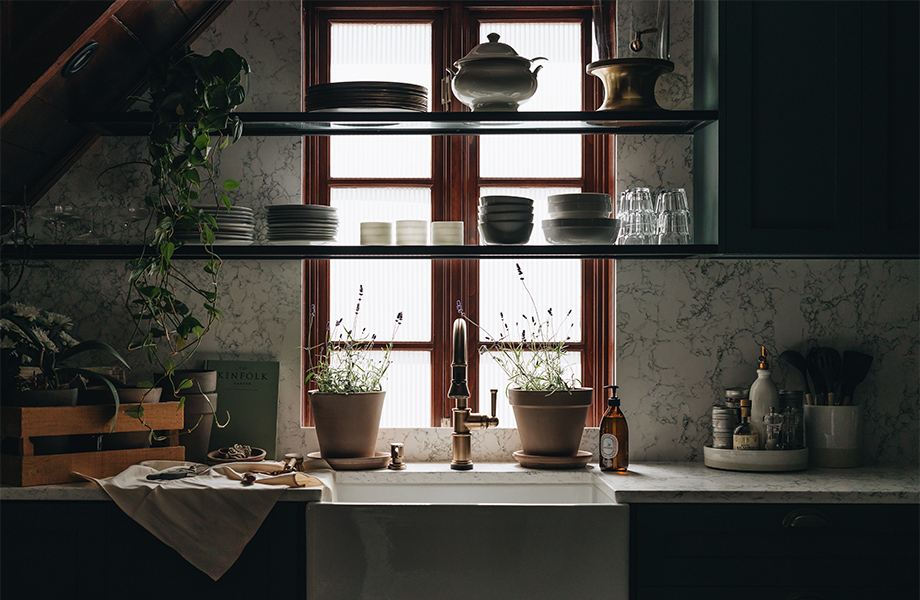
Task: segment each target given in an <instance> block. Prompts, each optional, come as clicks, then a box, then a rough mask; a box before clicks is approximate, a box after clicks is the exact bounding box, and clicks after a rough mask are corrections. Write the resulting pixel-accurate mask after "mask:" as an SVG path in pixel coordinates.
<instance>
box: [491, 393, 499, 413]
mask: <svg viewBox="0 0 920 600" xmlns="http://www.w3.org/2000/svg"><path fill="white" fill-rule="evenodd" d="M489 394H490V395H491V396H492V412H491V413H489V414H491V415H492V416H493V417H494V416H495V412H496V410H497V409H498V390H489Z"/></svg>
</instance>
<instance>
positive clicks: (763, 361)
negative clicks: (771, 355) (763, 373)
mask: <svg viewBox="0 0 920 600" xmlns="http://www.w3.org/2000/svg"><path fill="white" fill-rule="evenodd" d="M757 360H758V361H759V363H758V365H757V368H758V369H769V368H770V364H769V363H768V362H767V349H766V348H765V347H763V346H761V347H760V358H758V359H757Z"/></svg>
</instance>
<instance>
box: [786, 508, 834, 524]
mask: <svg viewBox="0 0 920 600" xmlns="http://www.w3.org/2000/svg"><path fill="white" fill-rule="evenodd" d="M828 525H830V523H829V522H828V520H827V517H826V516H825V515H824V513H822V512H821V511H819V510H816V509H814V508H799V509H796V510H794V511H792V512H791V513H789V514H788V515H786V517H785V518H784V519H783V527H827V526H828Z"/></svg>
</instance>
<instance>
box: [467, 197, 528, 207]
mask: <svg viewBox="0 0 920 600" xmlns="http://www.w3.org/2000/svg"><path fill="white" fill-rule="evenodd" d="M479 204H480V205H481V206H492V205H495V204H526V205H530V206H533V200H532V199H531V198H524V197H523V196H481V197H480V198H479Z"/></svg>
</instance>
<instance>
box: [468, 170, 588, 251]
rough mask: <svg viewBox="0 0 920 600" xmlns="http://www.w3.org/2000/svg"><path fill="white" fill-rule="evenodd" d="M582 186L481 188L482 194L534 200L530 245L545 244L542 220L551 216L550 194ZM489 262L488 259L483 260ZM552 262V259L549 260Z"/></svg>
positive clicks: (569, 191)
mask: <svg viewBox="0 0 920 600" xmlns="http://www.w3.org/2000/svg"><path fill="white" fill-rule="evenodd" d="M580 191H581V188H563V187H558V188H546V187H540V188H520V187H514V188H512V187H487V188H480V190H479V195H480V196H523V197H524V198H530V199H532V200H533V233H531V234H530V241H529V242H527V245H528V246H545V245H546V237H545V236H544V235H543V226H542V222H543V220H544V219H548V218H549V204H548V202H547V200H546V198H547V197H548V196H552V195H554V194H574V193H578V192H580ZM483 262H487V261H483ZM547 262H552V261H547Z"/></svg>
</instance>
